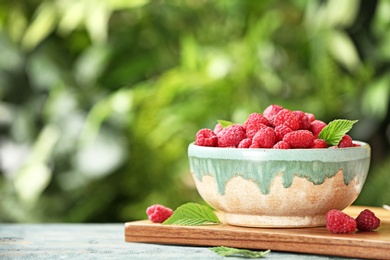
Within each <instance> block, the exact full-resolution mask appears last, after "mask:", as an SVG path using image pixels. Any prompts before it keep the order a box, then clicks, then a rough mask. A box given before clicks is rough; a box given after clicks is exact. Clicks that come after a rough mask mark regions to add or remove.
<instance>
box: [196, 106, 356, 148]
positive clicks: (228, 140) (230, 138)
mask: <svg viewBox="0 0 390 260" xmlns="http://www.w3.org/2000/svg"><path fill="white" fill-rule="evenodd" d="M325 126H327V124H326V123H324V122H323V121H321V120H318V119H316V118H315V117H314V115H313V114H311V113H306V112H302V111H299V110H295V111H291V110H289V109H286V108H283V107H282V106H279V105H270V106H268V107H267V108H266V109H265V110H264V111H263V113H262V114H261V113H252V114H250V115H249V116H248V118H247V119H246V121H245V123H244V124H232V125H229V126H227V127H225V128H223V127H222V125H221V124H220V123H217V124H216V126H215V127H214V130H211V129H208V128H203V129H201V130H199V131H198V132H197V134H196V138H195V144H196V145H199V146H210V147H230V148H273V149H296V148H299V149H302V148H328V145H327V143H326V142H325V141H324V140H322V139H319V138H318V135H319V134H320V132H321V130H322V129H323V128H324V127H325ZM352 146H355V145H354V144H353V142H352V138H351V137H350V136H349V135H347V134H346V135H344V137H343V138H342V140H341V141H340V142H339V144H338V145H337V146H336V147H340V148H341V147H352Z"/></svg>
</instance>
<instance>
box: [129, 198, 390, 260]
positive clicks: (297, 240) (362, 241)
mask: <svg viewBox="0 0 390 260" xmlns="http://www.w3.org/2000/svg"><path fill="white" fill-rule="evenodd" d="M366 208H369V209H370V210H371V211H373V212H374V213H375V215H376V216H378V217H379V218H380V219H381V226H380V227H379V228H378V229H377V230H376V231H373V232H355V233H351V234H331V233H330V232H329V231H328V230H327V229H326V228H325V227H317V228H288V229H287V228H286V229H285V228H283V229H278V228H248V227H237V226H231V225H227V224H218V225H206V226H177V225H161V224H156V223H152V222H151V221H149V220H142V221H135V222H128V223H125V240H126V242H143V243H158V244H172V245H174V244H175V245H193V246H229V247H236V248H248V249H258V250H267V249H271V250H275V251H288V252H298V253H309V254H320V255H334V256H343V257H356V258H369V259H390V211H388V210H385V209H383V208H376V207H361V206H351V207H348V208H347V209H346V210H344V212H346V213H347V214H349V215H350V216H352V217H356V216H357V215H358V214H359V213H360V212H361V211H362V210H363V209H366Z"/></svg>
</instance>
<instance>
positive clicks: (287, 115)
mask: <svg viewBox="0 0 390 260" xmlns="http://www.w3.org/2000/svg"><path fill="white" fill-rule="evenodd" d="M283 124H284V125H286V126H288V127H289V128H291V130H298V129H299V120H298V118H297V117H296V116H294V115H293V114H292V112H291V111H290V110H288V109H282V110H280V111H279V112H278V113H277V114H276V116H275V119H274V125H275V127H276V126H278V125H283Z"/></svg>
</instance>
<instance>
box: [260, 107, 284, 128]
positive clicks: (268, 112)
mask: <svg viewBox="0 0 390 260" xmlns="http://www.w3.org/2000/svg"><path fill="white" fill-rule="evenodd" d="M282 109H283V107H282V106H278V105H269V106H268V107H267V108H266V109H264V112H263V116H264V117H265V118H267V119H268V121H269V122H270V124H271V125H273V124H274V118H275V116H276V114H277V113H278V112H279V111H280V110H282Z"/></svg>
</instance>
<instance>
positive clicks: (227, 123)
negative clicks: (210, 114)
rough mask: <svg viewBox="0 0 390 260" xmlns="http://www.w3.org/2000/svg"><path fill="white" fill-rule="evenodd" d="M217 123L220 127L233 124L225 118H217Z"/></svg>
mask: <svg viewBox="0 0 390 260" xmlns="http://www.w3.org/2000/svg"><path fill="white" fill-rule="evenodd" d="M217 122H218V123H220V124H221V126H222V128H225V127H228V126H230V125H233V124H234V123H233V122H230V121H226V120H217Z"/></svg>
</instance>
